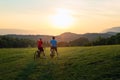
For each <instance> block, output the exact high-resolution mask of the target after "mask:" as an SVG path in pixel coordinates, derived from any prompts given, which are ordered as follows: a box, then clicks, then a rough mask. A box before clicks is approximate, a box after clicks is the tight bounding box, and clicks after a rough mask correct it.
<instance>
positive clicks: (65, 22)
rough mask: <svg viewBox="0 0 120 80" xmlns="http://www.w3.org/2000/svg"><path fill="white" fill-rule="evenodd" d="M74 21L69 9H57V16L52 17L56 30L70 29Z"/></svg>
mask: <svg viewBox="0 0 120 80" xmlns="http://www.w3.org/2000/svg"><path fill="white" fill-rule="evenodd" d="M73 21H74V20H73V17H72V16H71V12H70V11H69V10H67V9H57V10H56V14H55V15H53V16H52V17H51V22H52V25H53V26H54V27H56V28H68V27H70V26H71V25H72V23H73Z"/></svg>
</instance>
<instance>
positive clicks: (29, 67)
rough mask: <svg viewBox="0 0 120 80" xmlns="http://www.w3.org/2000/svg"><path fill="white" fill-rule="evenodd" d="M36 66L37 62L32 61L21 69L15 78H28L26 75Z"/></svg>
mask: <svg viewBox="0 0 120 80" xmlns="http://www.w3.org/2000/svg"><path fill="white" fill-rule="evenodd" d="M36 66H37V64H36V63H35V62H34V61H32V62H31V63H29V64H28V65H27V67H26V68H24V69H23V70H22V72H21V73H20V74H18V76H17V78H16V79H15V80H28V76H29V75H30V74H31V73H32V72H33V71H34V68H35V67H36Z"/></svg>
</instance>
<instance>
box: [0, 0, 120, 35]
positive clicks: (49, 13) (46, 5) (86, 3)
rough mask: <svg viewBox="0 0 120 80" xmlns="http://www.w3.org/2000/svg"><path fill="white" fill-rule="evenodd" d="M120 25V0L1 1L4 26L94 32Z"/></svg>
mask: <svg viewBox="0 0 120 80" xmlns="http://www.w3.org/2000/svg"><path fill="white" fill-rule="evenodd" d="M116 26H120V0H0V29H21V30H29V31H31V34H47V35H58V34H61V33H63V32H73V33H80V34H82V33H88V32H90V33H92V32H101V31H103V30H104V29H107V28H111V27H116Z"/></svg>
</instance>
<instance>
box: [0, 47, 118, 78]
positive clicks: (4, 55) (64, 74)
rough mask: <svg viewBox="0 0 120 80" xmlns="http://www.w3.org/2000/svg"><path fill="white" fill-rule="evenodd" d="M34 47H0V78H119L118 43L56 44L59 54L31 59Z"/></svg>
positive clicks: (47, 54) (47, 51) (46, 51)
mask: <svg viewBox="0 0 120 80" xmlns="http://www.w3.org/2000/svg"><path fill="white" fill-rule="evenodd" d="M36 50H37V49H36V48H9V49H7V48H3V49H0V80H120V45H109V46H93V47H60V48H58V51H59V58H56V57H55V58H54V59H51V58H50V56H49V53H50V52H49V48H46V49H45V53H46V56H47V58H46V59H37V60H34V59H33V54H34V52H35V51H36Z"/></svg>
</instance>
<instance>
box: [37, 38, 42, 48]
mask: <svg viewBox="0 0 120 80" xmlns="http://www.w3.org/2000/svg"><path fill="white" fill-rule="evenodd" d="M37 44H38V48H40V47H42V44H43V42H42V41H41V40H38V43H37Z"/></svg>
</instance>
